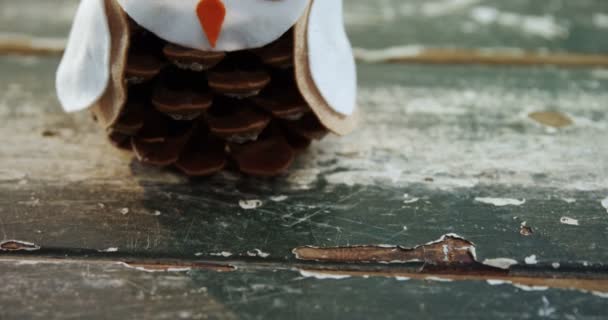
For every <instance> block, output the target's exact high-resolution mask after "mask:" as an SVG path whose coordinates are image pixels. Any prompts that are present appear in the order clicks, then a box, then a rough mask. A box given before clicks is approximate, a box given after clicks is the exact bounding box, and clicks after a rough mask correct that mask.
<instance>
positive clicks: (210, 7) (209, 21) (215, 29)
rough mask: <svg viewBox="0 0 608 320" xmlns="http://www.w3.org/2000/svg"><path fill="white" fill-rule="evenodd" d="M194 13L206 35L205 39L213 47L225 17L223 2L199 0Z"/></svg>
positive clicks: (220, 0)
mask: <svg viewBox="0 0 608 320" xmlns="http://www.w3.org/2000/svg"><path fill="white" fill-rule="evenodd" d="M196 15H197V16H198V20H199V21H200V23H201V26H202V27H203V31H204V32H205V34H206V35H207V40H209V43H210V44H211V46H212V47H213V48H215V45H216V44H217V39H219V37H220V33H222V25H223V24H224V18H226V7H225V6H224V3H223V2H222V0H201V1H200V2H199V3H198V5H197V6H196Z"/></svg>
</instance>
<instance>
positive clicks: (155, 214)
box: [153, 210, 162, 217]
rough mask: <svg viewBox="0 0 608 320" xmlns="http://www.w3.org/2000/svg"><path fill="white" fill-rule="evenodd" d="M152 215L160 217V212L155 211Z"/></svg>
mask: <svg viewBox="0 0 608 320" xmlns="http://www.w3.org/2000/svg"><path fill="white" fill-rule="evenodd" d="M153 215H154V216H156V217H158V216H160V215H162V212H160V211H158V210H156V211H154V213H153Z"/></svg>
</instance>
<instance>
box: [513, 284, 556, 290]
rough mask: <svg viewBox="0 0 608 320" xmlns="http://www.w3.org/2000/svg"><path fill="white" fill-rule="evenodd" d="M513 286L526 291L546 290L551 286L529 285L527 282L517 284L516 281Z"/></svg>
mask: <svg viewBox="0 0 608 320" xmlns="http://www.w3.org/2000/svg"><path fill="white" fill-rule="evenodd" d="M513 286H514V287H515V288H518V289H521V290H524V291H546V290H549V287H545V286H527V285H525V284H517V283H514V284H513Z"/></svg>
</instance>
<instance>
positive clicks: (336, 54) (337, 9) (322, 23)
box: [308, 0, 357, 116]
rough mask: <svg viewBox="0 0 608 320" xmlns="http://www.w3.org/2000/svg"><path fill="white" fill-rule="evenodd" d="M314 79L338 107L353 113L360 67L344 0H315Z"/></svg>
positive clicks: (311, 22) (310, 23) (312, 25)
mask: <svg viewBox="0 0 608 320" xmlns="http://www.w3.org/2000/svg"><path fill="white" fill-rule="evenodd" d="M308 54H309V58H308V59H309V62H308V63H309V65H310V72H311V75H312V79H313V81H314V82H315V84H316V85H317V88H318V89H319V92H320V93H321V95H322V96H323V98H325V100H326V101H327V103H328V104H329V105H330V106H331V107H332V108H333V109H334V111H336V112H338V113H340V114H343V115H347V116H348V115H351V114H353V112H354V111H355V108H356V104H357V101H356V100H357V69H356V64H355V59H354V56H353V50H352V47H351V44H350V41H349V40H348V37H347V35H346V31H345V30H344V17H343V13H342V0H315V1H314V2H313V4H312V8H311V11H310V17H309V21H308Z"/></svg>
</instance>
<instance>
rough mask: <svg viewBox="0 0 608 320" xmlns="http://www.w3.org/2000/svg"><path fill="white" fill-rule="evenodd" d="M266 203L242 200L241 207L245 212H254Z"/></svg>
mask: <svg viewBox="0 0 608 320" xmlns="http://www.w3.org/2000/svg"><path fill="white" fill-rule="evenodd" d="M263 204H264V203H263V202H262V200H240V201H239V206H240V207H241V208H242V209H244V210H254V209H257V208H259V207H261V206H262V205H263Z"/></svg>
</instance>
